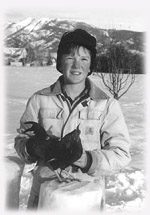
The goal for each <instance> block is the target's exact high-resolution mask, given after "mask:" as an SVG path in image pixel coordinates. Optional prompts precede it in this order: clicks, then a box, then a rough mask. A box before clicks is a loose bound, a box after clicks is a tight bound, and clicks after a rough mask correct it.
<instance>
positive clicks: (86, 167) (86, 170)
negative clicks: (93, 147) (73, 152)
mask: <svg viewBox="0 0 150 215" xmlns="http://www.w3.org/2000/svg"><path fill="white" fill-rule="evenodd" d="M85 153H86V156H87V163H86V166H85V167H84V168H80V169H81V171H82V172H83V173H86V172H88V171H89V169H90V167H91V165H92V162H93V159H92V155H91V153H90V152H89V151H85Z"/></svg>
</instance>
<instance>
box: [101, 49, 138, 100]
mask: <svg viewBox="0 0 150 215" xmlns="http://www.w3.org/2000/svg"><path fill="white" fill-rule="evenodd" d="M101 59H102V58H101V57H99V58H98V62H97V68H98V70H99V71H100V72H98V76H99V77H100V78H101V79H102V81H103V83H104V85H105V86H106V87H107V89H108V90H109V92H110V93H111V94H112V95H113V97H114V98H115V99H117V100H118V99H120V97H121V96H123V95H124V94H125V93H126V92H127V91H128V90H129V88H130V87H131V86H132V84H133V83H134V81H135V71H134V68H132V60H131V58H130V54H129V53H128V51H127V50H126V49H125V48H124V47H123V46H121V45H113V46H111V47H109V49H108V51H107V52H106V53H105V57H104V56H103V61H101ZM104 59H105V60H104ZM103 64H105V65H103Z"/></svg>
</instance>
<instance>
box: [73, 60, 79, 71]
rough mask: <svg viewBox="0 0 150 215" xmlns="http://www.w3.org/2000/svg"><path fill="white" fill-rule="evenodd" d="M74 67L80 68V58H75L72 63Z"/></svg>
mask: <svg viewBox="0 0 150 215" xmlns="http://www.w3.org/2000/svg"><path fill="white" fill-rule="evenodd" d="M72 66H73V68H77V69H78V68H80V62H79V60H78V59H76V58H75V59H74V61H73V64H72Z"/></svg>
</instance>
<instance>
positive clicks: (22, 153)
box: [14, 94, 39, 163]
mask: <svg viewBox="0 0 150 215" xmlns="http://www.w3.org/2000/svg"><path fill="white" fill-rule="evenodd" d="M38 113H39V105H38V98H37V95H36V94H35V95H33V96H32V97H31V98H30V99H29V100H28V102H27V105H26V109H25V112H24V113H23V115H22V117H21V119H20V128H19V129H17V131H18V133H19V134H18V135H17V136H16V137H15V144H14V148H15V150H16V152H17V154H18V155H19V157H20V158H21V159H22V160H23V161H24V162H25V163H31V157H30V156H29V154H28V153H27V151H26V142H27V141H28V139H29V135H30V134H29V135H25V134H24V131H25V129H27V128H28V125H25V124H24V122H26V121H34V122H38Z"/></svg>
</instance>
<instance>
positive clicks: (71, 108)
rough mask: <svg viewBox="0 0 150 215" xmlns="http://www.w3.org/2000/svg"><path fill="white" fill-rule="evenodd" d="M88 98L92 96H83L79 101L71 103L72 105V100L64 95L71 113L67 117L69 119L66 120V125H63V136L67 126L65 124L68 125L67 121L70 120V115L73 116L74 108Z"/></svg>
mask: <svg viewBox="0 0 150 215" xmlns="http://www.w3.org/2000/svg"><path fill="white" fill-rule="evenodd" d="M62 96H63V95H62ZM87 98H90V97H89V96H88V95H86V96H85V97H83V98H79V100H78V101H77V102H75V104H74V105H72V106H71V105H70V102H69V101H68V99H66V98H65V97H64V96H63V99H64V100H65V101H66V102H67V104H68V107H69V115H68V117H67V119H66V122H65V123H64V125H63V127H62V131H61V138H62V137H63V133H64V128H65V126H66V124H67V122H68V120H69V118H70V116H71V114H72V112H73V110H74V109H75V108H76V107H77V105H78V104H80V103H81V102H82V103H83V102H85V101H87Z"/></svg>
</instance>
